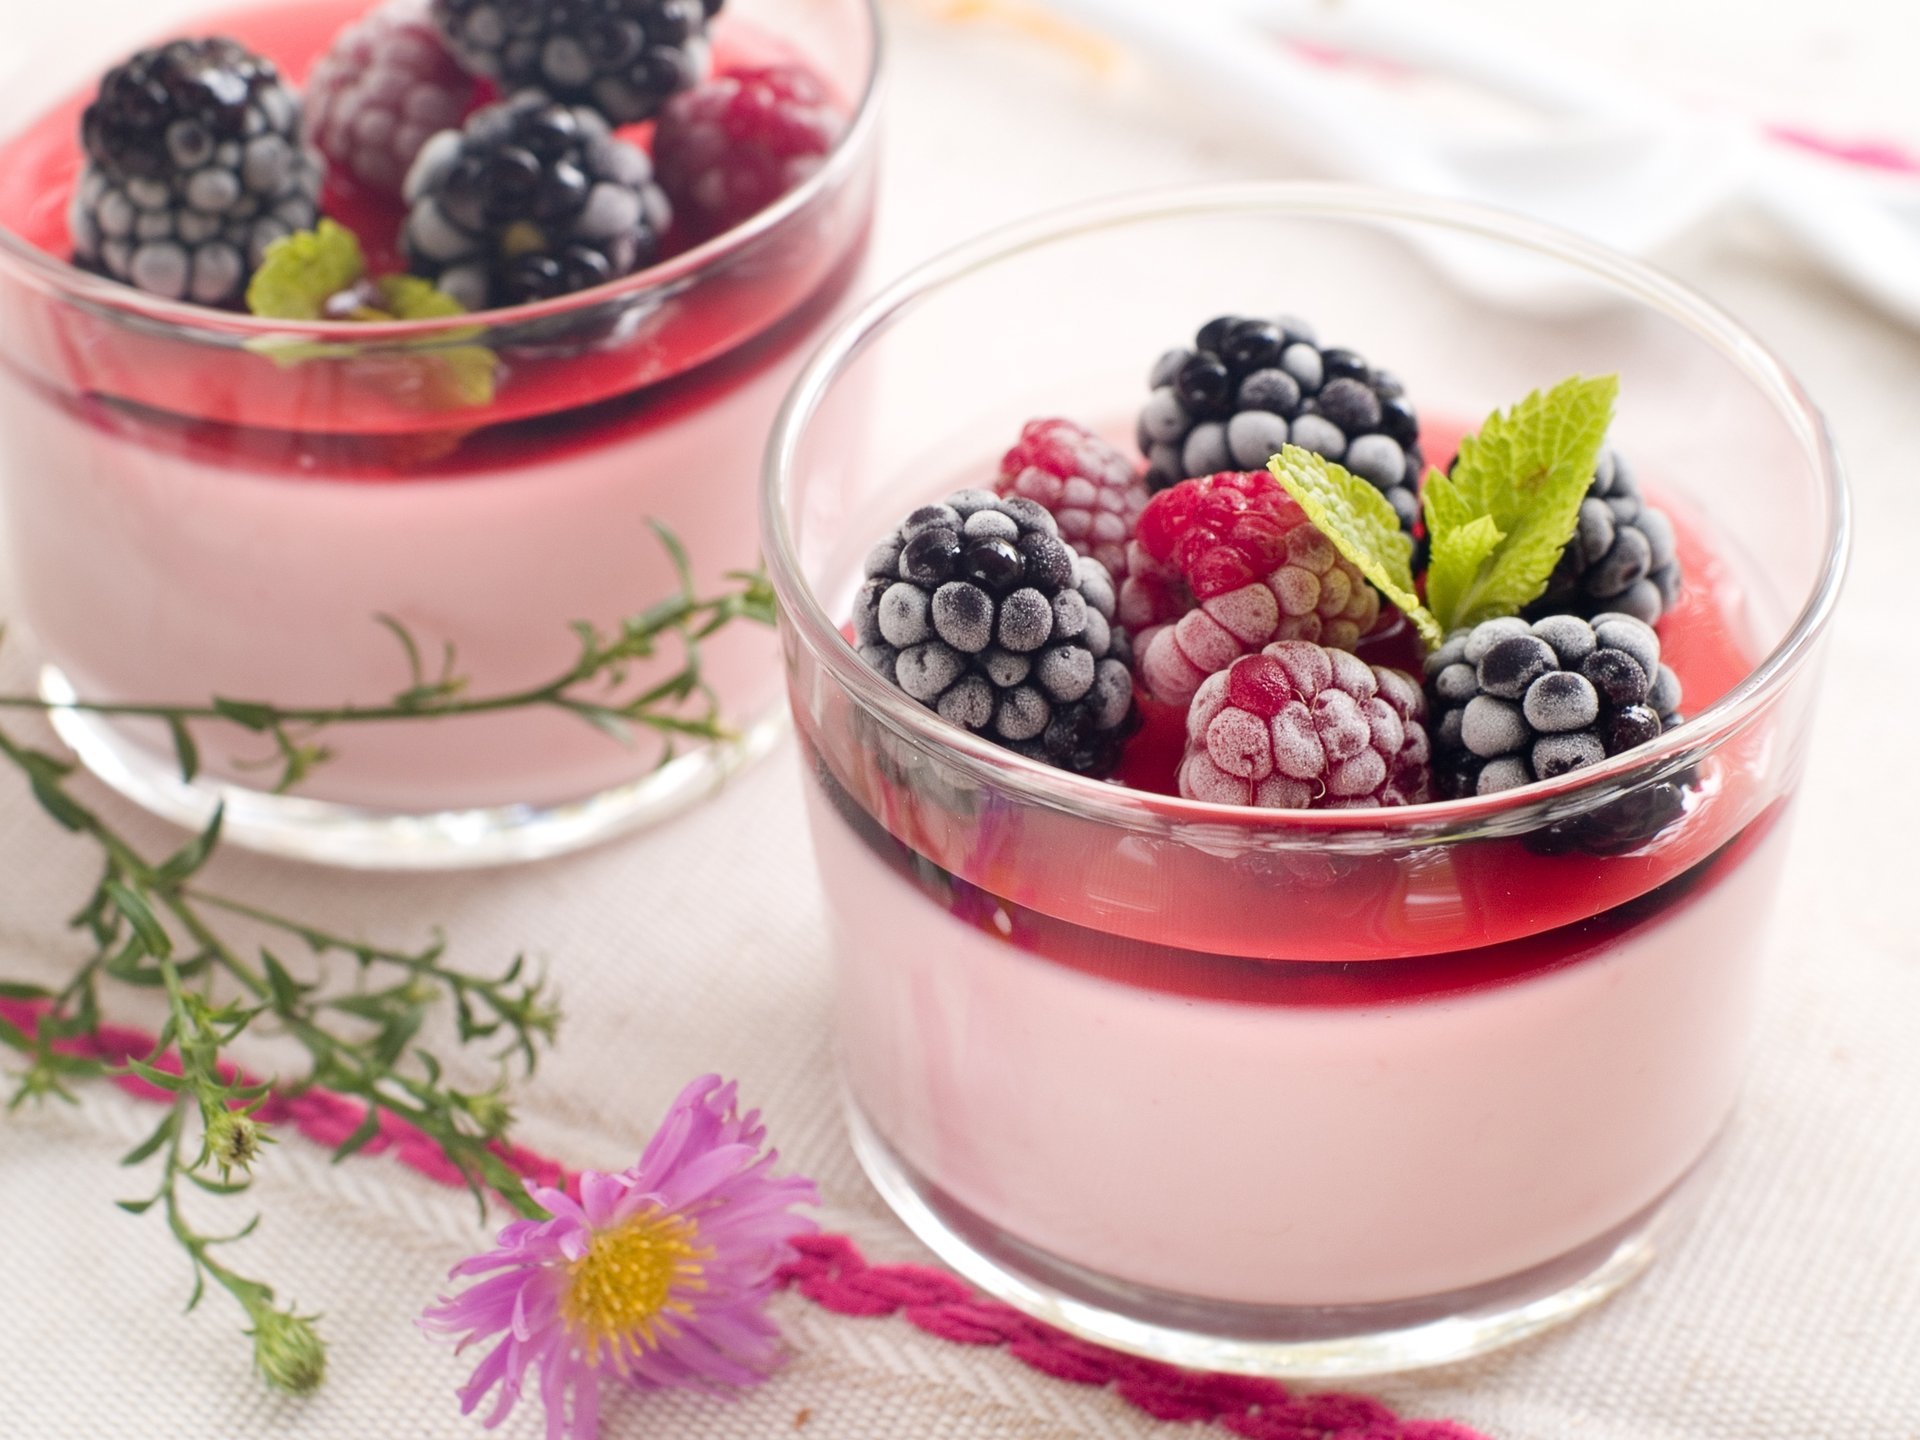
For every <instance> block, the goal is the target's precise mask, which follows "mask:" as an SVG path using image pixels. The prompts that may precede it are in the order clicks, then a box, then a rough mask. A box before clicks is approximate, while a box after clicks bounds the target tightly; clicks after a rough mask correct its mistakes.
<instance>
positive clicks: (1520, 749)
mask: <svg viewBox="0 0 1920 1440" xmlns="http://www.w3.org/2000/svg"><path fill="white" fill-rule="evenodd" d="M1426 670H1427V692H1428V696H1429V699H1430V701H1431V703H1432V708H1433V713H1434V714H1435V716H1436V717H1437V719H1436V722H1435V725H1434V729H1433V744H1434V751H1435V762H1434V768H1435V774H1436V779H1437V781H1438V783H1439V786H1440V789H1441V791H1442V793H1443V795H1444V796H1445V797H1446V798H1448V799H1455V798H1459V797H1461V796H1467V795H1491V794H1495V793H1497V792H1499V791H1502V790H1511V789H1514V788H1516V787H1517V786H1521V785H1528V784H1532V783H1533V782H1534V781H1536V780H1548V779H1552V778H1553V777H1555V776H1558V775H1564V774H1566V773H1567V772H1568V771H1571V770H1578V769H1581V768H1583V767H1585V766H1588V765H1595V764H1598V763H1599V762H1600V761H1602V760H1605V759H1607V758H1608V757H1609V756H1613V755H1618V754H1620V753H1621V752H1622V751H1625V750H1631V749H1633V748H1634V747H1635V746H1637V745H1644V744H1646V743H1647V742H1648V741H1649V740H1652V739H1654V738H1655V737H1656V736H1658V735H1659V734H1660V733H1661V732H1662V731H1663V730H1665V729H1666V728H1667V727H1668V726H1669V725H1672V724H1675V723H1677V720H1678V711H1679V708H1680V681H1679V678H1678V677H1677V676H1675V674H1674V673H1673V671H1672V669H1671V668H1670V667H1668V666H1666V665H1664V664H1662V663H1661V660H1660V637H1659V636H1657V635H1655V634H1654V633H1653V628H1652V627H1651V626H1650V625H1648V624H1646V623H1645V622H1644V621H1642V620H1639V619H1636V618H1635V617H1634V616H1631V615H1622V614H1617V613H1604V612H1603V613H1602V614H1599V615H1595V616H1594V617H1593V618H1592V619H1591V620H1587V619H1584V618H1582V617H1580V616H1578V615H1547V616H1542V617H1541V618H1540V619H1538V620H1535V621H1533V622H1531V623H1529V622H1528V621H1526V620H1523V619H1521V618H1519V617H1517V616H1507V617H1505V618H1502V619H1498V620H1487V621H1483V622H1482V623H1480V624H1478V625H1476V626H1474V627H1473V628H1472V629H1471V630H1462V631H1457V632H1455V633H1454V634H1453V635H1452V636H1450V637H1449V638H1448V639H1447V641H1446V643H1445V644H1444V645H1442V646H1441V647H1440V648H1439V649H1438V650H1435V651H1434V652H1433V654H1431V655H1429V656H1428V657H1427V664H1426Z"/></svg>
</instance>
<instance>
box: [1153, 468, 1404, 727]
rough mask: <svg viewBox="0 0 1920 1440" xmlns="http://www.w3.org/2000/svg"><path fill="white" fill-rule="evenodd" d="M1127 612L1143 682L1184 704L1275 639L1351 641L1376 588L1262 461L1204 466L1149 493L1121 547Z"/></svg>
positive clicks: (1376, 603)
mask: <svg viewBox="0 0 1920 1440" xmlns="http://www.w3.org/2000/svg"><path fill="white" fill-rule="evenodd" d="M1120 614H1121V619H1122V621H1123V623H1126V624H1128V625H1129V626H1134V625H1138V626H1140V627H1142V628H1140V629H1139V630H1138V631H1137V632H1136V635H1137V639H1136V648H1137V651H1138V662H1139V672H1140V678H1141V681H1142V688H1143V689H1144V690H1145V691H1146V692H1147V693H1148V694H1150V695H1152V696H1153V697H1154V698H1155V699H1158V700H1162V701H1166V702H1169V703H1174V704H1184V703H1186V702H1187V701H1188V700H1189V699H1191V698H1192V696H1193V694H1194V692H1195V691H1196V690H1198V689H1199V687H1200V684H1201V682H1202V681H1203V680H1205V679H1206V678H1207V676H1209V675H1211V674H1214V673H1215V672H1217V671H1219V670H1223V669H1225V668H1226V667H1227V666H1228V665H1230V664H1232V663H1233V662H1234V660H1236V659H1238V658H1239V657H1240V656H1242V655H1247V654H1250V653H1252V652H1253V651H1256V650H1258V649H1260V648H1261V647H1262V646H1264V645H1269V644H1272V643H1273V642H1274V641H1277V640H1306V641H1312V642H1314V643H1318V644H1325V645H1328V646H1331V647H1332V648H1334V649H1338V650H1351V649H1353V647H1354V646H1356V645H1358V644H1359V643H1360V639H1361V637H1362V636H1364V635H1366V634H1367V633H1369V632H1370V631H1371V630H1372V629H1373V628H1374V626H1375V625H1376V624H1377V623H1378V622H1379V619H1380V596H1379V594H1378V592H1376V591H1375V590H1374V588H1373V587H1372V586H1371V585H1369V584H1368V583H1367V581H1366V578H1365V577H1364V576H1363V575H1362V574H1361V573H1360V570H1359V568H1358V567H1357V566H1355V565H1354V564H1353V563H1352V562H1351V561H1349V560H1348V559H1346V558H1345V557H1344V556H1342V555H1341V554H1340V552H1339V550H1337V549H1336V548H1335V546H1334V544H1333V542H1332V541H1331V540H1329V539H1328V538H1327V537H1326V536H1325V535H1323V534H1322V533H1321V532H1320V531H1319V530H1318V529H1317V528H1315V526H1314V525H1313V523H1312V522H1311V521H1309V520H1308V519H1307V514H1306V512H1305V511H1304V510H1302V509H1301V508H1300V506H1299V504H1298V503H1297V502H1296V501H1295V500H1294V499H1293V497H1292V496H1290V495H1288V494H1287V492H1286V491H1285V490H1284V489H1282V488H1281V486H1280V482H1279V481H1278V480H1275V479H1274V478H1273V476H1272V475H1270V474H1269V473H1267V472H1266V471H1265V470H1250V471H1246V472H1244V473H1237V472H1236V473H1227V474H1222V475H1210V476H1206V477H1204V478H1201V479H1197V480H1186V481H1182V482H1181V483H1180V484H1178V485H1176V486H1174V487H1173V488H1172V489H1170V490H1163V491H1161V492H1160V493H1159V494H1158V495H1156V496H1154V497H1153V499H1152V500H1151V501H1149V502H1148V503H1147V507H1146V509H1145V510H1144V511H1142V512H1141V515H1140V520H1139V523H1138V525H1137V526H1136V527H1135V537H1134V542H1133V544H1132V545H1131V546H1129V547H1128V575H1127V580H1126V583H1125V584H1124V585H1123V586H1122V588H1121V605H1120Z"/></svg>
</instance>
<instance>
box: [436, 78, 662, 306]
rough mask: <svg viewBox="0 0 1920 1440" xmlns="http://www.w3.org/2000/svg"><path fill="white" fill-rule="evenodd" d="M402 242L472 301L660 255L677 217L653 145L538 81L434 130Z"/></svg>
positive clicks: (587, 283) (597, 281)
mask: <svg viewBox="0 0 1920 1440" xmlns="http://www.w3.org/2000/svg"><path fill="white" fill-rule="evenodd" d="M405 194H406V200H407V205H408V207H409V208H408V212H407V223H406V228H405V230H404V231H403V232H402V234H401V245H402V247H403V248H404V249H405V251H406V254H407V258H408V261H409V263H410V264H411V265H412V268H413V270H414V273H415V274H418V275H424V276H426V277H427V278H428V279H430V280H432V281H434V282H435V283H436V284H437V285H438V286H439V287H440V288H441V289H442V290H444V291H446V292H447V293H448V294H449V295H451V296H452V297H453V298H454V299H455V300H458V301H459V302H460V303H461V304H462V305H464V306H465V307H466V308H467V309H468V310H489V309H493V308H495V307H497V306H502V305H522V304H526V303H528V302H531V301H536V300H548V299H552V298H553V297H554V296H556V295H567V294H571V293H573V292H574V291H577V290H586V289H589V288H591V287H592V286H595V285H602V284H605V283H606V282H607V281H609V280H617V279H619V278H620V277H621V276H623V275H629V274H631V273H633V272H634V271H635V270H638V269H640V268H641V267H642V266H644V265H647V264H649V263H651V261H652V260H653V258H654V256H655V255H656V254H657V253H658V251H659V248H660V236H661V234H662V232H663V231H664V230H665V229H666V226H667V223H668V221H669V219H670V218H671V209H670V207H669V206H668V204H667V197H666V196H665V195H664V194H663V193H662V192H661V190H660V187H659V186H658V185H656V184H655V183H654V180H653V167H652V165H651V164H650V163H649V162H648V160H647V157H646V154H645V152H644V151H641V150H639V149H637V148H635V147H634V146H632V145H629V144H627V143H626V142H625V141H623V140H618V139H615V138H614V136H613V133H612V131H611V130H609V129H608V128H607V122H606V121H605V120H603V119H602V118H601V117H600V116H599V115H598V114H596V113H595V112H593V111H592V110H588V109H585V108H583V107H580V106H574V105H564V104H561V103H560V102H559V101H556V100H551V99H549V98H547V97H546V96H544V95H541V94H539V93H538V92H536V91H526V92H523V93H522V94H519V95H516V96H514V97H513V98H512V99H510V100H503V101H501V102H500V103H498V104H495V105H489V106H487V107H486V108H485V109H484V110H480V111H478V112H476V113H475V114H474V115H473V117H472V118H471V119H469V120H468V121H467V123H466V125H465V127H464V128H462V129H460V130H445V131H442V132H441V133H440V134H438V135H436V136H434V137H433V139H431V140H429V141H428V142H427V144H426V146H425V148H423V149H422V150H421V152H420V156H419V159H417V160H416V161H415V162H414V166H413V170H412V172H411V173H410V174H408V176H407V183H406V191H405Z"/></svg>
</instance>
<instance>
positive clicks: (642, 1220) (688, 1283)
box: [420, 1075, 819, 1440]
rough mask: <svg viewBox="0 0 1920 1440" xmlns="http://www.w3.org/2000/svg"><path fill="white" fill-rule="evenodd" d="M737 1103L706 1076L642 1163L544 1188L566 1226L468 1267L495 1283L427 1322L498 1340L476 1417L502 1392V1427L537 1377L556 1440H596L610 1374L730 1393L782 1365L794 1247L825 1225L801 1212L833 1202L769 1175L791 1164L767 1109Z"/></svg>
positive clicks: (424, 1321)
mask: <svg viewBox="0 0 1920 1440" xmlns="http://www.w3.org/2000/svg"><path fill="white" fill-rule="evenodd" d="M736 1098H737V1097H736V1093H735V1086H733V1085H732V1084H730V1083H729V1084H723V1083H721V1080H720V1077H719V1076H717V1075H707V1076H703V1077H701V1078H700V1079H698V1080H696V1081H694V1082H693V1084H691V1085H689V1086H688V1087H687V1088H686V1089H685V1090H684V1091H682V1092H681V1094H680V1098H679V1099H678V1100H676V1101H674V1103H673V1107H672V1109H670V1110H669V1111H668V1112H667V1118H666V1120H665V1122H664V1123H663V1124H662V1125H661V1127H660V1129H659V1131H658V1132H657V1133H656V1134H655V1135H654V1137H653V1139H652V1140H651V1141H650V1142H649V1143H648V1145H647V1149H646V1153H645V1154H644V1155H642V1156H641V1157H640V1163H639V1164H637V1165H635V1166H634V1167H633V1168H632V1169H631V1170H626V1171H623V1172H621V1173H620V1174H618V1175H603V1174H600V1173H598V1172H597V1171H591V1170H589V1171H584V1172H582V1174H581V1176H580V1182H579V1187H578V1188H579V1199H578V1200H577V1201H576V1200H574V1199H572V1198H571V1197H569V1196H568V1195H566V1194H564V1193H563V1192H561V1191H559V1190H550V1189H547V1188H546V1187H544V1186H535V1185H529V1186H528V1187H527V1192H528V1194H530V1195H531V1196H532V1197H533V1198H534V1200H535V1201H536V1202H537V1203H538V1204H539V1205H541V1206H542V1207H543V1208H544V1209H545V1210H546V1211H547V1212H548V1214H550V1215H551V1216H552V1217H553V1218H552V1219H550V1220H518V1221H515V1222H514V1223H513V1224H511V1225H508V1226H507V1227H506V1228H505V1229H504V1230H502V1231H501V1232H500V1234H499V1237H498V1239H497V1240H496V1242H495V1245H494V1248H493V1249H492V1250H489V1251H487V1252H486V1253H484V1254H481V1255H476V1256H474V1257H473V1258H472V1259H470V1260H463V1261H462V1262H461V1263H460V1264H458V1265H456V1266H454V1268H453V1271H452V1276H453V1277H454V1278H458V1277H461V1276H467V1275H486V1276H487V1277H488V1278H486V1279H484V1280H480V1281H478V1282H476V1283H475V1284H473V1285H471V1286H469V1287H468V1288H467V1289H466V1290H464V1291H462V1292H461V1293H460V1294H458V1295H453V1296H449V1297H445V1298H443V1299H441V1300H440V1301H439V1302H438V1303H437V1304H435V1305H433V1306H431V1307H429V1308H428V1310H427V1311H426V1313H425V1314H424V1315H423V1316H421V1320H420V1324H421V1326H422V1328H423V1329H425V1330H426V1331H427V1332H428V1333H429V1334H438V1335H443V1336H457V1337H458V1338H459V1342H460V1348H461V1349H463V1350H464V1349H465V1348H466V1347H467V1346H469V1345H474V1344H478V1343H481V1342H483V1341H494V1342H495V1343H494V1344H493V1348H492V1349H490V1350H489V1351H488V1352H487V1353H486V1356H485V1357H484V1358H483V1359H482V1360H481V1361H480V1363H479V1365H478V1366H477V1367H475V1369H474V1372H473V1376H472V1378H471V1379H469V1380H468V1381H467V1383H466V1385H465V1386H463V1387H462V1388H461V1390H460V1404H461V1410H462V1412H463V1413H466V1414H471V1413H472V1412H473V1411H474V1410H475V1409H476V1408H478V1406H479V1404H480V1402H481V1401H482V1400H483V1399H485V1398H486V1396H487V1394H488V1392H490V1391H492V1390H495V1389H496V1388H497V1389H498V1391H499V1395H498V1398H497V1399H495V1401H494V1403H493V1409H492V1411H491V1412H490V1413H489V1414H488V1416H487V1420H486V1424H487V1426H488V1428H489V1429H491V1428H492V1427H493V1426H495V1425H498V1424H499V1423H500V1422H501V1421H502V1420H504V1419H506V1417H507V1415H508V1414H509V1413H510V1412H511V1411H512V1409H513V1407H514V1405H515V1403H516V1402H517V1401H518V1400H519V1399H520V1392H521V1389H522V1387H523V1386H524V1385H525V1384H526V1381H527V1377H528V1376H529V1375H530V1374H531V1375H536V1376H538V1377H539V1381H540V1401H541V1403H542V1404H543V1405H545V1406H546V1410H547V1437H548V1440H593V1437H594V1436H595V1435H596V1434H597V1433H598V1429H599V1415H600V1382H601V1379H602V1377H603V1376H608V1377H615V1378H618V1379H621V1380H625V1381H627V1382H629V1383H630V1384H633V1385H636V1386H639V1387H640V1388H642V1389H654V1388H659V1387H667V1386H674V1387H680V1388H687V1389H696V1390H706V1391H722V1390H725V1389H726V1388H728V1387H731V1386H740V1385H751V1384H753V1383H755V1382H756V1381H759V1380H761V1379H764V1378H765V1377H766V1376H767V1374H768V1373H769V1372H771V1371H772V1370H773V1369H774V1368H775V1367H776V1366H777V1365H778V1364H779V1363H780V1360H781V1359H782V1351H781V1348H780V1344H779V1332H778V1331H777V1330H776V1329H775V1327H774V1324H773V1322H772V1321H771V1320H769V1319H768V1318H767V1315H766V1303H767V1298H768V1296H770V1295H771V1294H772V1293H773V1283H774V1275H775V1273H776V1272H777V1271H778V1270H779V1268H780V1266H781V1265H782V1264H783V1263H785V1262H786V1261H787V1260H788V1259H789V1258H791V1255H792V1248H791V1246H790V1244H789V1242H790V1241H791V1240H792V1239H793V1237H795V1236H797V1235H803V1234H810V1233H812V1232H813V1231H814V1230H815V1229H816V1228H817V1227H816V1226H815V1225H814V1223H813V1222H812V1221H811V1220H809V1219H806V1218H805V1217H803V1216H800V1215H796V1214H795V1213H793V1212H794V1207H795V1206H799V1205H814V1204H818V1203H819V1199H818V1196H817V1194H816V1192H815V1191H814V1188H813V1183H812V1182H811V1181H809V1180H805V1179H802V1178H800V1177H798V1176H788V1177H785V1178H779V1179H776V1178H775V1177H774V1176H772V1175H771V1174H769V1173H768V1171H769V1170H770V1168H771V1167H772V1165H773V1163H774V1161H775V1159H776V1158H777V1156H776V1154H775V1152H773V1151H771V1150H769V1151H767V1152H765V1153H764V1154H763V1153H761V1148H760V1147H761V1142H762V1141H763V1140H764V1139H765V1138H766V1129H765V1127H764V1126H762V1125H761V1124H760V1123H759V1121H760V1112H759V1111H757V1110H750V1111H748V1112H747V1113H746V1115H744V1116H742V1115H740V1114H739V1113H738V1108H737V1103H736Z"/></svg>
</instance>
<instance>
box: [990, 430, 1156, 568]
mask: <svg viewBox="0 0 1920 1440" xmlns="http://www.w3.org/2000/svg"><path fill="white" fill-rule="evenodd" d="M993 488H994V489H995V490H996V491H998V492H999V493H1000V494H1001V495H1020V496H1024V497H1025V498H1026V499H1028V500H1031V501H1033V502H1034V504H1036V505H1039V506H1041V507H1042V508H1043V509H1045V510H1046V511H1047V513H1048V514H1050V515H1052V516H1053V518H1054V520H1055V521H1056V522H1057V523H1058V524H1059V526H1060V538H1061V539H1062V540H1065V541H1066V542H1067V543H1068V544H1069V545H1071V546H1073V548H1074V549H1075V550H1078V551H1079V552H1080V553H1081V554H1082V555H1085V556H1087V557H1088V558H1089V559H1092V560H1098V561H1099V562H1100V563H1101V564H1102V565H1104V566H1106V567H1107V573H1108V574H1109V575H1111V576H1113V578H1114V579H1115V580H1116V581H1122V582H1124V581H1125V580H1126V578H1127V543H1128V541H1130V540H1131V539H1132V538H1133V528H1134V526H1135V524H1137V523H1138V521H1139V519H1140V512H1141V511H1142V510H1144V509H1145V508H1146V504H1147V487H1146V483H1145V482H1144V481H1143V480H1142V479H1141V478H1140V467H1139V466H1138V465H1136V464H1135V463H1134V462H1133V461H1132V460H1130V459H1128V458H1127V457H1126V456H1125V455H1123V454H1121V453H1120V452H1119V451H1118V450H1116V449H1114V448H1113V446H1111V445H1109V444H1107V442H1106V441H1104V440H1102V439H1101V438H1100V437H1099V436H1098V435H1095V434H1094V433H1093V432H1092V431H1091V430H1087V429H1085V428H1083V427H1081V426H1079V425H1076V424H1074V423H1073V422H1072V421H1071V420H1030V421H1028V422H1027V425H1026V428H1025V429H1023V430H1022V431H1021V432H1020V443H1019V444H1017V445H1015V446H1014V447H1013V448H1012V449H1011V450H1009V451H1007V454H1006V458H1005V459H1003V460H1002V461H1001V462H1000V478H999V480H997V481H996V482H995V483H994V487H993Z"/></svg>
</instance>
